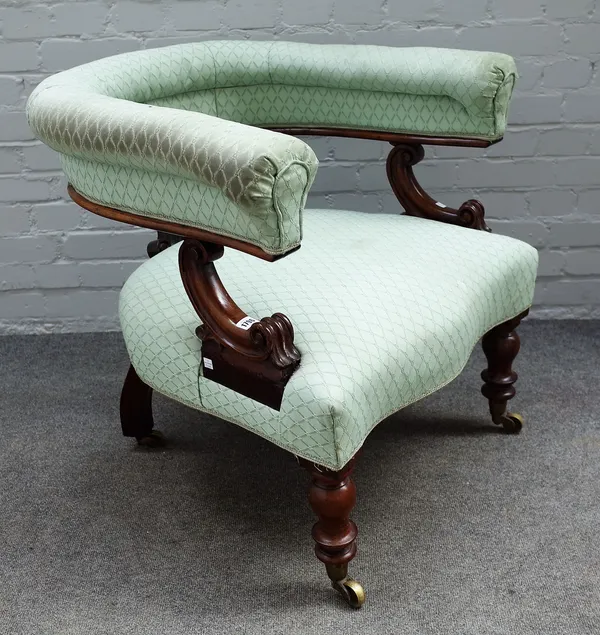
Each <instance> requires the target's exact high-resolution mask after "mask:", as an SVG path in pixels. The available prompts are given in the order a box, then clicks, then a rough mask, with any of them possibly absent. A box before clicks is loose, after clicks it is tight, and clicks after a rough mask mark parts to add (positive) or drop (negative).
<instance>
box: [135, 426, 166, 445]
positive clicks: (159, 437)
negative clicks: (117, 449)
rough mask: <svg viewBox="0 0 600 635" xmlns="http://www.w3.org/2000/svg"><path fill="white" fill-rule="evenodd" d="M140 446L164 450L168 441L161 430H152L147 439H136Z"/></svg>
mask: <svg viewBox="0 0 600 635" xmlns="http://www.w3.org/2000/svg"><path fill="white" fill-rule="evenodd" d="M136 439H137V442H138V445H139V446H141V447H143V448H152V449H153V448H163V447H164V446H165V445H167V440H166V438H165V436H164V434H163V433H162V432H160V430H152V432H151V433H150V434H148V435H147V436H145V437H136Z"/></svg>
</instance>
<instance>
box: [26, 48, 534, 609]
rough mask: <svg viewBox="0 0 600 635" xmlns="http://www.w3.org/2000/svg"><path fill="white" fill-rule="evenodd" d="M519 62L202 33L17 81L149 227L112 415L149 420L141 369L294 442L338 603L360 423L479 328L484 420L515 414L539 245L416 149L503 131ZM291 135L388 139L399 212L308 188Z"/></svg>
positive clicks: (136, 432)
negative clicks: (427, 172)
mask: <svg viewBox="0 0 600 635" xmlns="http://www.w3.org/2000/svg"><path fill="white" fill-rule="evenodd" d="M516 76H517V75H516V69H515V65H514V62H513V60H512V58H510V57H509V56H506V55H501V54H495V53H479V52H473V51H458V50H444V49H427V48H416V49H411V48H406V49H402V48H386V47H375V46H319V45H309V44H296V43H291V42H246V41H244V42H241V41H225V42H219V41H213V42H203V43H197V44H189V45H179V46H173V47H168V48H164V49H157V50H148V51H141V52H136V53H128V54H125V55H119V56H115V57H111V58H107V59H104V60H100V61H97V62H93V63H91V64H86V65H84V66H81V67H78V68H74V69H72V70H69V71H66V72H63V73H59V74H58V75H56V76H54V77H51V78H49V79H47V80H45V81H44V82H42V83H41V84H40V86H39V87H38V88H37V89H36V90H35V91H34V93H33V94H32V96H31V98H30V100H29V103H28V117H29V121H30V124H31V126H32V127H33V129H34V131H35V132H36V134H37V135H38V136H39V138H41V139H42V140H43V141H44V142H45V143H47V144H48V145H49V146H50V147H52V148H54V149H55V150H57V151H58V152H59V153H60V154H61V158H62V164H63V168H64V171H65V173H66V174H67V176H68V178H69V182H70V186H69V193H70V195H71V197H72V198H73V199H74V200H75V201H76V202H77V203H78V204H79V205H81V206H82V207H84V208H85V209H88V210H89V211H91V212H93V213H96V214H100V215H102V216H106V217H109V218H113V219H116V220H118V221H122V222H125V223H130V224H134V225H138V226H141V227H148V228H152V229H155V230H157V231H159V238H158V239H157V240H156V241H153V242H152V243H151V244H150V245H149V255H150V256H151V259H150V260H148V261H147V262H146V263H145V264H144V265H142V266H141V267H139V269H137V270H136V271H135V272H134V273H133V274H132V275H131V277H130V278H129V280H128V281H127V282H126V284H125V286H124V288H123V290H122V293H121V299H120V307H119V311H120V319H121V324H122V328H123V336H124V338H125V342H126V345H127V349H128V352H129V355H130V358H131V364H132V365H131V368H130V370H129V372H128V374H127V378H126V380H125V385H124V387H123V392H122V396H121V423H122V429H123V434H124V435H125V436H129V437H135V438H136V439H137V441H138V442H139V443H140V444H142V445H146V446H150V447H155V446H160V445H162V444H163V443H164V438H163V437H162V435H160V433H159V432H158V431H156V430H155V429H154V424H153V419H152V407H151V397H152V391H153V390H156V391H159V392H160V393H163V394H164V395H167V396H168V397H171V398H173V399H175V400H176V401H179V402H181V403H183V404H186V405H188V406H190V407H191V408H195V409H197V410H200V411H203V412H207V413H211V414H213V415H215V416H217V417H220V418H222V419H224V420H226V421H230V422H232V423H235V424H237V425H240V426H242V427H244V428H246V429H248V430H250V431H252V432H254V433H256V434H259V435H261V436H263V437H264V438H266V439H268V440H269V441H271V442H273V443H275V444H276V445H278V446H280V447H282V448H285V449H286V450H288V451H289V452H291V453H292V454H294V455H295V456H296V457H297V458H298V460H299V462H300V463H301V464H302V465H303V466H305V467H306V468H308V470H309V471H310V473H311V477H312V485H311V487H310V493H309V501H310V504H311V506H312V508H313V510H314V512H315V514H316V516H317V518H318V521H317V523H316V524H315V526H314V528H313V531H312V535H313V538H314V540H315V543H316V555H317V558H318V559H319V560H320V561H321V562H323V563H324V564H325V566H326V570H327V574H328V576H329V578H330V579H331V581H332V584H333V586H334V588H336V589H337V590H338V591H339V592H340V593H341V594H342V596H343V597H344V599H345V600H346V601H347V602H348V603H349V604H350V605H351V606H353V607H356V608H358V607H360V606H361V605H362V604H363V602H364V598H365V595H364V591H363V589H362V587H361V585H360V584H359V583H358V582H356V581H355V580H353V579H352V578H350V577H348V563H349V562H350V561H351V560H352V559H353V558H354V556H355V555H356V537H357V528H356V525H355V524H354V523H353V522H352V521H351V520H350V514H351V511H352V508H353V506H354V504H355V500H356V491H355V486H354V484H353V481H352V476H351V475H352V470H353V467H354V464H355V461H356V456H357V453H358V451H359V449H360V447H361V446H362V444H363V443H364V441H365V439H366V438H367V436H368V434H369V432H370V431H371V430H372V429H373V428H374V426H375V425H377V424H378V423H379V422H380V421H382V420H383V419H385V418H387V417H388V416H390V415H391V414H393V413H394V412H396V411H398V410H400V409H402V408H404V407H405V406H407V405H409V404H411V403H414V402H415V401H418V400H420V399H422V398H424V397H425V396H427V395H428V394H431V393H432V392H434V391H436V390H438V389H440V388H441V387H442V386H444V385H446V384H448V383H449V382H450V381H452V380H453V379H454V378H455V377H456V376H457V375H458V374H459V373H460V372H461V370H462V369H463V367H464V366H465V364H466V363H467V361H468V358H469V356H470V354H471V352H472V350H473V348H474V346H475V344H476V343H477V341H478V340H479V339H480V338H481V337H483V347H484V351H485V354H486V357H487V361H488V367H487V369H486V370H485V371H484V372H483V375H482V377H483V380H484V386H483V389H482V392H483V394H484V396H485V397H486V398H487V399H488V401H489V407H490V412H491V418H492V421H493V423H495V424H497V425H500V426H503V428H504V430H505V431H506V432H507V433H518V432H519V431H520V430H521V426H522V419H521V417H520V416H519V415H516V414H512V413H509V412H508V411H507V403H508V401H509V400H510V399H511V398H512V397H514V395H515V389H514V383H515V381H516V379H517V375H516V373H515V372H514V371H513V369H512V363H513V360H514V359H515V357H516V355H517V353H518V351H519V338H518V335H517V333H516V331H515V329H516V328H517V326H518V324H519V322H520V320H521V319H522V318H523V317H524V316H525V315H526V314H527V312H528V309H529V307H530V305H531V301H532V296H533V290H534V283H535V277H536V270H537V252H536V251H535V249H533V248H532V247H530V246H529V245H526V244H524V243H522V242H520V241H517V240H514V239H511V238H507V237H502V236H496V235H492V234H491V233H489V231H488V228H487V226H486V224H485V220H484V208H483V206H482V204H481V203H480V202H478V201H474V200H472V201H467V202H466V203H464V204H463V205H462V206H460V208H459V209H451V208H450V207H447V206H445V205H444V204H443V203H440V202H437V201H435V200H434V199H433V198H431V197H430V196H429V195H428V194H427V193H426V192H425V191H424V189H423V188H422V187H421V186H420V185H419V183H418V181H417V179H416V176H415V174H414V172H413V168H414V166H415V165H417V164H418V163H419V161H421V160H422V159H423V156H424V152H423V144H432V145H456V146H469V147H476V148H485V147H487V146H489V145H490V144H492V143H495V142H497V141H499V140H501V138H502V136H503V134H504V131H505V127H506V116H507V111H508V106H509V102H510V97H511V94H512V89H513V86H514V82H515V79H516ZM303 134H310V135H333V136H344V137H356V138H362V139H379V140H384V141H388V142H389V143H391V144H392V146H393V147H392V150H391V153H390V155H389V159H388V164H387V171H388V177H389V180H390V183H391V186H392V188H393V190H394V192H395V194H396V196H397V197H398V199H399V202H400V203H401V205H402V207H403V208H404V211H405V213H404V214H394V215H391V214H388V215H385V214H379V213H373V214H366V213H358V212H352V211H346V210H305V209H304V207H305V203H306V197H307V194H308V191H309V189H310V186H311V184H312V182H313V179H314V177H315V174H316V171H317V167H318V162H317V159H316V157H315V155H314V153H313V151H312V150H311V149H310V148H309V146H307V145H306V144H305V143H304V142H302V141H301V140H299V139H297V138H295V137H294V136H291V135H303ZM374 212H376V210H374ZM301 243H302V247H301V248H300V245H301ZM225 248H227V250H225ZM225 251H226V255H224V254H225ZM215 263H218V265H216V264H215ZM217 269H218V271H217ZM264 316H266V317H264Z"/></svg>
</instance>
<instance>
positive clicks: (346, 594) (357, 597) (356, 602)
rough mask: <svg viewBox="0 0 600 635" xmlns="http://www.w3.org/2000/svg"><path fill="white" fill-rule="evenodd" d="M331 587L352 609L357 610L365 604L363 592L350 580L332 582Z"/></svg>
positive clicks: (359, 585) (356, 583)
mask: <svg viewBox="0 0 600 635" xmlns="http://www.w3.org/2000/svg"><path fill="white" fill-rule="evenodd" d="M331 586H333V588H334V589H335V590H336V591H338V593H340V594H341V595H342V597H343V598H344V599H345V600H346V602H348V604H349V605H350V606H351V607H352V608H353V609H359V608H360V607H361V606H362V605H363V604H364V603H365V590H364V589H363V588H362V586H361V584H360V583H359V582H357V581H356V580H353V579H352V578H345V579H344V580H340V581H339V582H332V583H331Z"/></svg>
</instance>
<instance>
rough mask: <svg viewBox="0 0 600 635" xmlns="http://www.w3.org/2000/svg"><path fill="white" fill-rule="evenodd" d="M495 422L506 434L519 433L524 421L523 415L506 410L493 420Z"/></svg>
mask: <svg viewBox="0 0 600 635" xmlns="http://www.w3.org/2000/svg"><path fill="white" fill-rule="evenodd" d="M494 423H495V424H497V425H499V426H502V427H503V428H504V431H505V432H506V433H507V434H519V432H521V430H522V429H523V423H525V421H524V419H523V417H522V416H521V415H518V414H514V413H512V412H507V413H506V414H503V415H502V416H501V417H499V418H498V420H497V421H494Z"/></svg>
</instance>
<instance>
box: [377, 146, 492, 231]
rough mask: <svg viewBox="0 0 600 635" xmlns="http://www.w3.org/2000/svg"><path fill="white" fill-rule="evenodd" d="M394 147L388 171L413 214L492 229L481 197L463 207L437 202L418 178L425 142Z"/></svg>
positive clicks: (404, 202)
mask: <svg viewBox="0 0 600 635" xmlns="http://www.w3.org/2000/svg"><path fill="white" fill-rule="evenodd" d="M392 145H393V146H394V149H393V150H392V151H391V152H390V155H389V157H388V160H387V174H388V179H389V181H390V184H391V186H392V189H393V190H394V194H395V195H396V197H397V198H398V200H399V201H400V204H401V205H402V207H403V208H404V209H405V211H406V213H407V214H408V215H409V216H419V217H420V218H429V219H431V220H437V221H441V222H442V223H450V224H451V225H459V226H461V227H470V228H472V229H481V230H484V231H490V229H489V227H488V226H487V225H486V223H485V219H484V214H485V210H484V207H483V205H482V204H481V203H480V202H479V201H477V200H474V199H472V200H469V201H467V202H466V203H463V204H462V205H461V206H460V208H459V209H453V208H451V207H447V206H446V205H443V204H442V203H438V202H437V201H435V200H434V199H433V198H431V196H429V194H427V192H425V190H424V189H423V188H422V187H421V185H420V184H419V182H418V181H417V177H416V176H415V174H414V172H413V166H415V165H417V163H419V162H420V161H422V160H423V158H424V156H425V151H424V150H423V146H422V145H421V144H406V143H398V144H395V143H392Z"/></svg>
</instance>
